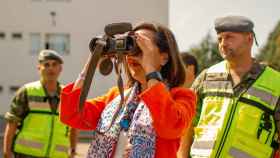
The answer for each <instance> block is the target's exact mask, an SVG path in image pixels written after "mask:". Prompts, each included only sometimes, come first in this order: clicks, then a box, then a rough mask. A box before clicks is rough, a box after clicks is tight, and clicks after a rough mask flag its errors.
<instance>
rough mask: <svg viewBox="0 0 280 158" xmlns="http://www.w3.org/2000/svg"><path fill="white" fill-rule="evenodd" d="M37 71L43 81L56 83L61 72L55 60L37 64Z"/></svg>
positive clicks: (60, 66)
mask: <svg viewBox="0 0 280 158" xmlns="http://www.w3.org/2000/svg"><path fill="white" fill-rule="evenodd" d="M38 70H39V73H40V75H41V78H42V79H43V80H45V81H57V79H58V77H59V75H60V73H61V71H62V65H61V63H60V62H58V61H56V60H46V61H43V62H41V63H39V65H38Z"/></svg>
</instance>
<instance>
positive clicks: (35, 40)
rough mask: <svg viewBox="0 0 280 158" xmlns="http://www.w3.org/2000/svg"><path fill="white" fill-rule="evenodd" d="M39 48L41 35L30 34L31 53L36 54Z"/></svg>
mask: <svg viewBox="0 0 280 158" xmlns="http://www.w3.org/2000/svg"><path fill="white" fill-rule="evenodd" d="M40 50H41V35H40V33H31V34H30V51H31V54H38V53H39V51H40Z"/></svg>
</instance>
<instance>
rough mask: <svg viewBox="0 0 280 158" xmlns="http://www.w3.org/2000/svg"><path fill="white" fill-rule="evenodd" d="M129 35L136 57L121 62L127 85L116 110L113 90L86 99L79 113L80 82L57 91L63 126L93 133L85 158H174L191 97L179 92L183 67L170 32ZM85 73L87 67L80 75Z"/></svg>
mask: <svg viewBox="0 0 280 158" xmlns="http://www.w3.org/2000/svg"><path fill="white" fill-rule="evenodd" d="M133 32H134V35H135V38H136V43H137V45H138V46H139V48H140V49H141V53H137V54H134V55H127V56H126V57H125V64H124V65H125V67H126V68H127V70H128V71H127V72H126V77H127V79H128V81H127V84H126V86H125V91H124V96H125V99H124V103H123V104H121V106H119V105H120V102H121V97H120V95H119V94H120V93H119V92H118V89H117V88H116V87H114V88H112V89H110V90H109V91H108V92H107V93H106V94H105V95H103V96H100V97H96V98H93V99H88V100H87V101H86V102H85V104H84V108H83V110H82V111H79V106H78V104H79V96H80V93H81V87H82V85H83V84H84V78H83V77H79V78H78V79H77V80H76V81H75V83H72V84H69V85H67V86H66V87H65V88H64V89H63V90H62V93H61V106H60V108H61V109H60V118H61V120H62V122H64V123H65V124H68V125H70V126H72V127H74V128H79V129H83V130H95V131H96V134H95V135H94V138H93V141H92V143H91V146H90V148H89V150H88V158H94V157H96V158H100V157H147V158H149V157H156V158H164V157H168V158H172V157H174V158H175V157H176V152H177V150H178V147H179V143H180V137H181V136H182V134H183V133H184V130H185V128H186V127H187V126H188V125H189V124H190V123H191V120H192V118H193V116H194V113H195V102H196V97H195V95H194V93H193V92H192V91H190V90H188V89H185V88H183V84H184V82H185V70H184V64H183V63H182V61H181V59H180V54H179V51H178V47H177V43H176V41H175V38H174V35H173V34H172V32H171V31H170V30H169V29H168V28H166V27H164V26H162V25H160V24H153V23H141V24H139V25H137V26H136V27H135V28H134V29H133ZM132 54H133V53H132ZM87 67H88V62H87V63H86V64H85V66H84V69H83V70H82V72H81V74H84V73H85V72H86V70H87Z"/></svg>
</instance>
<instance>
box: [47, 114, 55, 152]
mask: <svg viewBox="0 0 280 158" xmlns="http://www.w3.org/2000/svg"><path fill="white" fill-rule="evenodd" d="M51 117H52V122H51V133H50V137H49V144H48V148H47V154H46V157H50V149H51V146H52V138H53V126H54V117H55V114H52V115H51Z"/></svg>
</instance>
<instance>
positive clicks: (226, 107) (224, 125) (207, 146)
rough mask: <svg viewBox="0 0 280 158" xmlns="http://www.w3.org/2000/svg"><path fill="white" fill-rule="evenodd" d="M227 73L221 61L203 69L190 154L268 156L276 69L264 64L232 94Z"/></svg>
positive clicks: (279, 84) (278, 89)
mask: <svg viewBox="0 0 280 158" xmlns="http://www.w3.org/2000/svg"><path fill="white" fill-rule="evenodd" d="M228 74H229V73H228V71H227V68H226V63H225V61H224V62H221V63H218V64H216V65H214V66H212V67H210V68H209V69H208V70H207V72H206V79H205V82H204V84H203V92H202V93H203V95H204V97H203V98H202V111H201V115H200V119H199V122H198V125H197V127H196V128H195V138H194V142H193V144H192V147H191V155H192V158H198V157H199V158H206V157H207V158H270V157H271V156H272V154H273V150H274V148H273V147H272V146H273V143H275V138H276V137H277V133H276V132H277V130H276V126H275V122H274V117H273V114H274V111H275V108H276V105H277V101H278V99H279V96H280V73H279V72H277V71H275V70H273V69H271V68H269V67H266V68H265V69H264V71H263V72H262V73H261V74H260V75H259V77H258V78H257V80H255V81H254V82H253V83H252V84H251V85H250V86H248V87H247V88H245V90H244V91H243V92H242V93H241V94H240V95H239V96H234V95H233V87H232V83H231V81H229V80H228V79H227V77H228Z"/></svg>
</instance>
